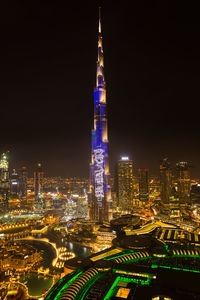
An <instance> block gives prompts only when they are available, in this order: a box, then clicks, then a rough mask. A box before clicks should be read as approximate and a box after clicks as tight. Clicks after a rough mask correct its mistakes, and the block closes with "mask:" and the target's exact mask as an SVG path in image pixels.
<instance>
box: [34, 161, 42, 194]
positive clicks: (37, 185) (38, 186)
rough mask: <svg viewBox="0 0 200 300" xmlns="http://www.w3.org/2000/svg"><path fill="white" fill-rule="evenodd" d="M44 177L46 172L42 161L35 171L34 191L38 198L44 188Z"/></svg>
mask: <svg viewBox="0 0 200 300" xmlns="http://www.w3.org/2000/svg"><path fill="white" fill-rule="evenodd" d="M43 177H44V172H43V171H42V166H41V164H40V163H38V164H37V169H36V171H35V172H34V192H35V198H36V199H37V198H38V196H39V194H40V193H41V192H42V189H43Z"/></svg>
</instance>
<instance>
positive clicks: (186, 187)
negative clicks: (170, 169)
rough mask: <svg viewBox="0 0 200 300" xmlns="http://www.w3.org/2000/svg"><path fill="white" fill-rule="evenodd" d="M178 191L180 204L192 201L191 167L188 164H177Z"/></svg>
mask: <svg viewBox="0 0 200 300" xmlns="http://www.w3.org/2000/svg"><path fill="white" fill-rule="evenodd" d="M176 179H177V191H178V198H179V203H180V204H188V203H189V201H190V166H189V164H188V163H187V162H178V163H177V164H176Z"/></svg>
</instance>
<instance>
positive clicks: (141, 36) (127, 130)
mask: <svg viewBox="0 0 200 300" xmlns="http://www.w3.org/2000/svg"><path fill="white" fill-rule="evenodd" d="M62 4H63V5H64V2H63V3H62ZM1 6H2V7H1V11H2V12H3V16H2V19H1V22H2V25H3V26H2V48H1V50H0V51H1V65H2V68H1V98H2V99H3V101H2V118H1V129H2V137H1V144H0V149H1V152H4V151H6V150H7V149H9V150H10V162H11V165H13V166H14V167H15V166H16V167H20V166H21V165H24V164H25V165H27V166H28V167H29V166H30V169H31V170H33V164H31V163H30V162H31V161H34V164H36V163H37V162H40V161H41V162H42V164H43V165H44V166H45V168H46V170H48V173H49V174H50V175H55V176H56V175H59V174H60V175H63V176H74V175H76V174H77V176H84V177H87V176H88V175H89V167H88V164H89V160H90V158H89V153H90V147H91V141H90V134H89V133H90V130H91V129H92V128H91V127H92V126H91V124H92V117H93V106H92V102H93V99H92V97H93V95H92V89H93V87H94V86H95V81H94V78H95V63H94V62H95V60H96V57H95V53H96V48H95V45H96V41H97V34H96V31H95V29H96V26H94V24H97V21H96V20H97V19H98V16H97V15H98V9H97V8H98V6H96V5H95V4H92V5H91V6H90V7H88V6H87V5H86V6H83V5H82V6H80V7H79V10H77V9H76V8H75V6H73V5H72V4H71V5H70V6H69V7H68V9H67V10H65V11H62V7H61V6H58V5H55V3H53V2H51V1H50V2H49V3H48V6H47V7H46V5H42V4H41V5H40V8H39V9H38V7H37V5H35V6H34V7H32V5H31V4H26V5H21V6H20V4H18V5H17V4H15V5H13V7H6V6H4V7H3V4H1ZM102 18H103V23H104V33H105V34H104V35H105V36H104V51H105V56H106V71H105V73H106V79H107V82H108V86H107V90H108V98H109V103H108V110H109V137H110V153H111V155H110V158H111V167H112V166H113V164H114V163H115V162H116V161H117V160H118V159H119V157H120V156H121V155H123V154H127V155H129V156H130V158H131V159H132V160H133V164H134V166H135V165H136V168H135V169H137V168H140V167H141V168H148V169H149V171H150V174H151V173H153V174H154V173H157V174H158V173H159V163H160V161H161V160H162V159H163V158H165V157H169V160H170V161H174V162H178V161H189V162H191V163H192V165H193V166H194V167H195V168H194V169H193V173H194V176H199V174H200V169H199V165H200V158H199V156H198V152H199V141H198V132H199V124H198V97H199V91H198V79H199V74H198V73H199V72H198V70H199V67H198V66H199V61H200V60H199V53H200V52H199V48H200V43H199V40H198V38H197V36H198V35H197V33H198V29H199V20H198V18H197V15H196V13H195V10H194V9H193V8H192V7H190V6H189V7H188V6H187V7H186V6H184V4H182V6H181V7H179V10H178V7H175V5H173V10H172V6H170V3H169V2H167V3H165V4H154V5H153V4H152V3H150V4H149V5H148V6H146V5H144V4H135V7H134V9H130V8H129V7H125V6H122V7H121V6H118V5H117V4H116V5H115V6H112V5H111V4H104V5H102ZM77 86H78V87H80V88H77ZM184 100H187V103H186V105H185V104H184ZM119 120H120V122H119ZM15 162H17V163H15Z"/></svg>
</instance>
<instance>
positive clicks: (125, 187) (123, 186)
mask: <svg viewBox="0 0 200 300" xmlns="http://www.w3.org/2000/svg"><path fill="white" fill-rule="evenodd" d="M117 175H118V176H117V179H118V180H117V181H118V199H119V203H118V204H119V205H118V206H119V207H120V208H121V209H122V210H123V211H125V210H132V209H133V161H132V160H130V159H129V158H128V157H121V159H120V160H119V161H118V165H117Z"/></svg>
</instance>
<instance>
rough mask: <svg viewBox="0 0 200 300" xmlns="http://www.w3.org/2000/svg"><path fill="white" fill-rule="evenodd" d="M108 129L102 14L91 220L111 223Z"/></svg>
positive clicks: (96, 92)
mask: <svg viewBox="0 0 200 300" xmlns="http://www.w3.org/2000/svg"><path fill="white" fill-rule="evenodd" d="M109 176H110V173H109V156H108V127H107V107H106V83H105V78H104V57H103V47H102V33H101V16H100V10H99V33H98V61H97V73H96V87H95V89H94V129H93V130H92V153H91V163H90V192H89V195H88V196H89V217H90V219H91V220H97V221H99V222H103V221H109V220H110V219H111V214H112V211H111V203H112V200H111V191H110V182H109Z"/></svg>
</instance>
